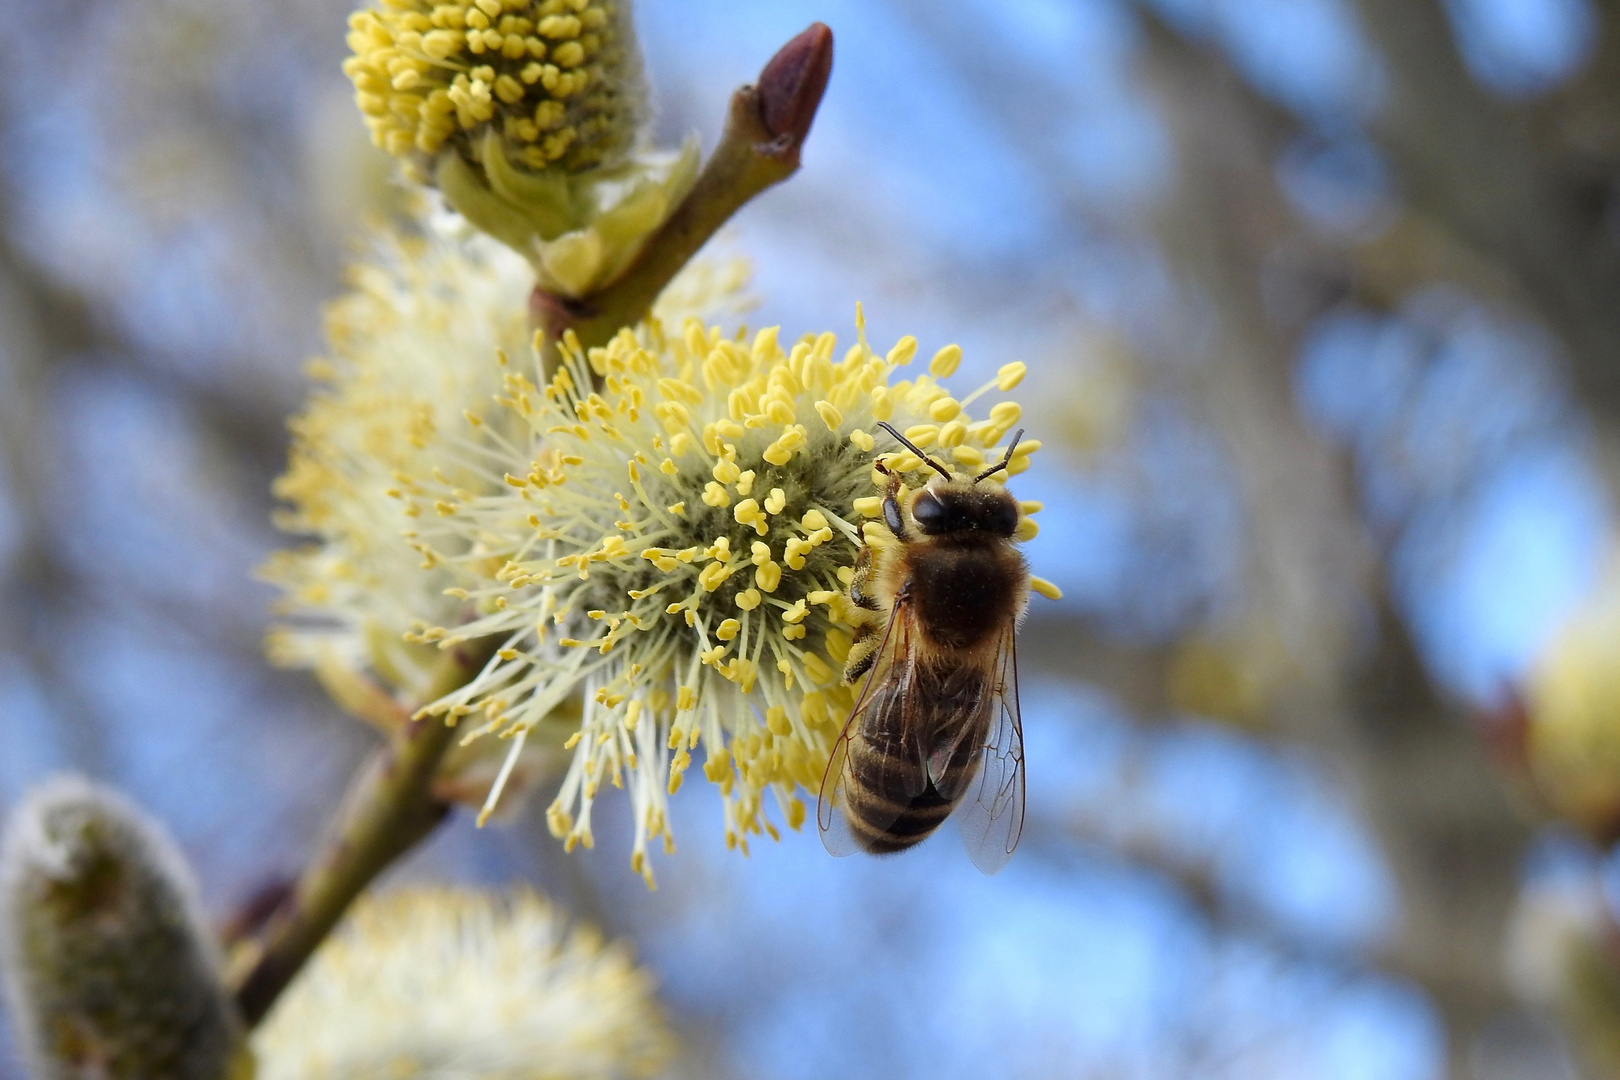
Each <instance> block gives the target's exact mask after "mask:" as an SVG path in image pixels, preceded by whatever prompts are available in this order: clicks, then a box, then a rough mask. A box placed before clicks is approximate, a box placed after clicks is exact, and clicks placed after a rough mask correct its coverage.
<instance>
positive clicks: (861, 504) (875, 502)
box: [854, 495, 883, 518]
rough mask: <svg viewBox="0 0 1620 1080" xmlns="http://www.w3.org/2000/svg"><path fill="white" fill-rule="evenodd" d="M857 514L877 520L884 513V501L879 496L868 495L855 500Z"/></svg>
mask: <svg viewBox="0 0 1620 1080" xmlns="http://www.w3.org/2000/svg"><path fill="white" fill-rule="evenodd" d="M854 505H855V512H856V513H857V514H860V515H861V516H863V517H869V518H875V517H877V516H878V515H879V514H881V513H883V499H882V498H881V497H880V496H877V495H866V496H863V497H862V498H859V499H856V500H855V503H854Z"/></svg>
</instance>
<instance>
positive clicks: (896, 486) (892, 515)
mask: <svg viewBox="0 0 1620 1080" xmlns="http://www.w3.org/2000/svg"><path fill="white" fill-rule="evenodd" d="M877 469H878V472H880V473H883V474H884V475H885V476H887V477H888V478H889V487H888V489H887V490H886V491H885V492H884V493H883V523H884V524H885V525H887V526H888V527H889V531H890V532H892V533H894V538H895V539H896V540H898V541H900V542H901V543H902V544H903V543H906V542H908V541H909V540H910V539H911V532H910V530H908V529H907V528H906V517H905V515H904V514H902V513H901V512H900V489H901V483H900V474H899V473H897V472H890V471H889V470H888V469H887V468H886V467H885V466H884V464H883V462H881V461H880V462H878V463H877Z"/></svg>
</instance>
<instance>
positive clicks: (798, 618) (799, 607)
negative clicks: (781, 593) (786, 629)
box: [782, 599, 810, 624]
mask: <svg viewBox="0 0 1620 1080" xmlns="http://www.w3.org/2000/svg"><path fill="white" fill-rule="evenodd" d="M808 614H810V608H809V606H808V605H807V604H806V603H805V602H804V601H803V600H802V599H801V600H795V601H794V602H793V605H792V606H791V607H789V608H788V609H787V610H786V611H784V612H782V621H783V622H785V623H790V624H791V623H801V622H803V621H804V617H805V616H806V615H808Z"/></svg>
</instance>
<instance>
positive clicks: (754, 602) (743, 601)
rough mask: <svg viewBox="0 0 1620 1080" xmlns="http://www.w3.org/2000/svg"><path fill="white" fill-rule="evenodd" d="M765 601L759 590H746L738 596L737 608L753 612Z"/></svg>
mask: <svg viewBox="0 0 1620 1080" xmlns="http://www.w3.org/2000/svg"><path fill="white" fill-rule="evenodd" d="M763 600H764V597H762V596H760V594H759V590H758V589H744V590H743V591H742V592H740V593H738V594H737V606H738V607H739V608H741V609H742V610H743V611H753V610H754V609H755V608H757V607H759V605H760V603H761V601H763Z"/></svg>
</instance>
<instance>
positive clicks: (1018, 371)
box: [996, 360, 1029, 394]
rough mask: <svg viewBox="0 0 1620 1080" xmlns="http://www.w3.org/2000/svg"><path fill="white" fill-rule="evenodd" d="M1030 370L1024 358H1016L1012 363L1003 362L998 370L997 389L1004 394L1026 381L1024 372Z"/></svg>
mask: <svg viewBox="0 0 1620 1080" xmlns="http://www.w3.org/2000/svg"><path fill="white" fill-rule="evenodd" d="M1028 370H1029V367H1028V365H1026V364H1025V363H1024V362H1023V361H1022V360H1014V361H1013V362H1012V363H1010V364H1002V365H1001V367H1000V368H998V369H997V370H996V389H997V390H1000V391H1001V392H1002V393H1003V394H1005V393H1006V392H1007V391H1009V390H1011V389H1013V388H1014V387H1016V386H1017V385H1018V384H1019V383H1021V382H1023V381H1024V373H1025V372H1026V371H1028Z"/></svg>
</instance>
